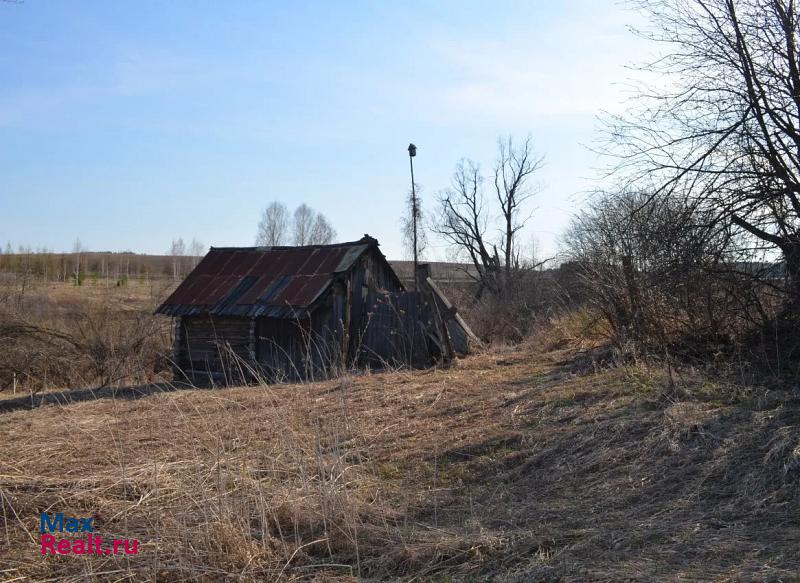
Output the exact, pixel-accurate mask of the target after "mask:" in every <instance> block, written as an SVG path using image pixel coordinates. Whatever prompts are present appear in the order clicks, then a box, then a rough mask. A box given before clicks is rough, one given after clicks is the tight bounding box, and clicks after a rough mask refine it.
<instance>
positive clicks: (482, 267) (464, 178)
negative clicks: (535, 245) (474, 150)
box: [434, 137, 543, 295]
mask: <svg viewBox="0 0 800 583" xmlns="http://www.w3.org/2000/svg"><path fill="white" fill-rule="evenodd" d="M542 161H543V158H542V157H541V156H538V155H536V154H535V153H534V151H533V145H532V141H531V138H530V137H528V138H526V139H525V140H524V142H523V143H522V144H520V145H515V144H514V141H513V139H512V138H511V137H509V138H507V139H505V140H502V139H501V140H498V158H497V161H496V163H495V167H494V177H493V186H494V190H495V200H496V202H497V210H496V211H493V210H492V209H491V208H490V207H489V206H488V205H487V203H486V201H485V199H484V194H483V184H484V179H483V177H482V176H481V172H480V167H479V166H478V165H477V164H476V163H475V162H472V161H471V160H462V161H460V162H459V163H458V165H457V166H456V171H455V173H454V174H453V178H452V182H451V186H450V188H449V189H447V190H445V191H444V192H443V193H442V194H441V195H440V197H439V205H440V213H439V221H438V224H437V225H436V226H435V228H434V230H435V232H437V233H438V234H439V235H441V236H442V237H443V238H444V239H445V240H446V241H448V242H449V243H450V244H451V245H453V246H454V247H455V248H456V249H458V250H459V251H460V252H461V254H463V255H464V256H466V257H467V258H468V259H469V260H470V261H471V262H472V264H473V265H474V267H475V269H476V271H477V273H478V279H479V281H480V284H481V287H480V290H479V293H480V292H481V291H483V290H488V291H490V292H491V293H493V294H496V295H505V294H508V293H509V292H510V290H511V288H512V287H513V284H514V279H515V277H516V275H517V274H518V273H519V272H520V271H521V269H522V267H523V264H522V262H521V260H520V253H519V247H520V246H519V245H518V244H517V239H518V236H519V233H520V231H521V230H522V228H523V227H524V226H525V223H526V222H527V221H528V219H529V218H530V214H526V213H525V211H524V206H525V203H526V202H527V201H528V200H529V199H530V198H531V197H532V196H533V195H534V194H535V193H536V192H537V188H536V186H535V185H533V184H531V181H530V179H531V177H532V176H533V174H534V173H535V172H536V171H537V170H539V169H540V168H541V166H542ZM495 230H497V232H499V237H498V236H496V235H495V234H494V233H493V231H495Z"/></svg>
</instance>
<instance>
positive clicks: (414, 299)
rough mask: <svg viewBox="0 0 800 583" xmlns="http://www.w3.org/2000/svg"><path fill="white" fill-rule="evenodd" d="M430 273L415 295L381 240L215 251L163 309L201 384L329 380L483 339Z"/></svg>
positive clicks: (182, 356)
mask: <svg viewBox="0 0 800 583" xmlns="http://www.w3.org/2000/svg"><path fill="white" fill-rule="evenodd" d="M424 269H425V268H424V267H423V270H422V280H421V284H420V291H407V290H406V288H405V286H404V285H403V283H402V282H401V281H400V279H399V278H398V276H397V275H396V274H395V272H394V271H393V270H392V268H391V266H390V265H389V263H388V262H387V261H386V258H385V257H384V256H383V254H382V253H381V251H380V249H379V246H378V242H377V240H375V239H373V238H371V237H369V236H365V237H364V238H362V239H361V240H359V241H354V242H349V243H339V244H335V245H316V246H307V247H217V248H215V247H212V248H211V251H209V253H208V254H207V255H206V256H205V257H204V258H203V260H202V261H200V263H199V264H198V265H197V267H196V268H195V269H194V270H193V271H192V272H191V273H190V274H189V275H188V276H187V277H186V279H185V280H184V281H183V282H182V283H181V284H180V285H179V286H178V288H177V289H176V290H175V291H174V292H173V293H172V295H170V296H169V297H168V298H167V300H166V301H165V302H164V303H163V304H162V305H161V306H159V307H158V309H157V310H156V313H158V314H164V315H168V316H173V317H174V318H175V341H174V355H173V358H174V363H175V368H176V370H177V372H178V373H179V375H181V376H183V377H186V378H188V379H190V380H192V381H204V380H206V379H210V380H212V382H223V383H232V382H242V381H246V380H249V379H251V378H254V377H261V378H266V379H268V380H270V381H276V380H284V379H287V380H296V379H313V378H323V377H327V376H331V375H335V374H337V373H338V372H339V371H341V370H343V369H344V368H347V367H350V366H354V365H355V366H370V367H383V366H387V365H389V366H393V365H399V364H405V365H410V366H417V367H419V366H426V365H428V364H430V363H431V362H433V361H435V360H436V359H440V358H444V359H449V358H451V357H452V355H453V354H461V355H463V354H465V353H466V352H467V351H468V348H469V338H470V337H474V335H472V333H471V331H470V330H469V328H468V327H467V325H466V324H465V323H464V322H463V320H462V319H461V318H460V316H458V314H457V313H456V311H455V309H454V308H453V307H452V306H451V305H450V304H449V302H448V301H447V299H446V298H445V297H444V296H443V295H442V293H441V291H440V290H439V289H438V288H437V286H436V285H435V284H434V283H433V282H432V280H430V279H429V278H427V274H426V273H425V271H424Z"/></svg>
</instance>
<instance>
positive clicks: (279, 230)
mask: <svg viewBox="0 0 800 583" xmlns="http://www.w3.org/2000/svg"><path fill="white" fill-rule="evenodd" d="M288 231H289V211H288V210H287V209H286V206H285V205H284V204H283V203H280V202H278V201H273V202H271V203H270V204H269V206H267V208H265V209H264V211H263V212H262V214H261V221H260V222H259V223H258V234H257V235H256V245H265V246H269V247H277V246H279V245H284V244H285V243H286V241H287V239H288V238H289V237H288Z"/></svg>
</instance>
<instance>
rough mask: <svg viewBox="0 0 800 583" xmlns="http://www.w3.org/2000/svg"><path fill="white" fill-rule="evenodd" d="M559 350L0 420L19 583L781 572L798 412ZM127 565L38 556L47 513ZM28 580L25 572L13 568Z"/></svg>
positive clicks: (794, 495)
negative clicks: (90, 529) (100, 541)
mask: <svg viewBox="0 0 800 583" xmlns="http://www.w3.org/2000/svg"><path fill="white" fill-rule="evenodd" d="M585 361H586V359H585V358H584V359H580V358H577V357H576V355H575V354H574V353H572V352H570V351H559V352H552V353H548V354H543V355H542V354H535V353H531V352H527V351H516V352H507V353H492V354H483V355H478V356H474V357H471V358H468V359H466V360H464V361H461V362H459V363H458V365H457V366H456V367H455V368H452V369H450V370H435V371H423V372H415V373H407V372H396V373H387V374H375V375H367V376H360V377H353V378H346V379H339V380H335V381H327V382H322V383H316V384H307V385H285V386H277V387H244V388H238V389H228V390H217V391H210V390H185V391H176V392H170V393H164V394H155V395H151V396H147V397H145V398H141V399H138V400H132V399H113V398H102V399H99V400H96V401H90V402H83V403H74V404H70V405H65V406H45V407H40V408H37V409H34V410H31V411H14V412H9V413H4V414H2V415H0V491H2V500H3V512H2V513H0V521H2V522H1V523H0V540H2V541H3V544H2V545H0V575H1V576H2V577H3V578H5V579H9V580H23V578H25V577H30V578H32V579H35V580H39V579H46V578H54V577H55V578H59V579H70V578H71V579H72V580H76V581H78V580H92V579H94V580H126V579H135V580H141V579H151V580H153V579H157V580H165V581H184V580H185V581H188V580H209V581H211V580H214V581H216V580H231V581H233V580H271V579H276V578H285V579H290V580H291V579H297V580H301V579H302V580H306V579H314V580H342V581H347V580H354V579H355V578H357V577H361V578H363V579H375V580H377V579H380V580H383V579H401V580H438V581H450V580H475V581H478V580H486V579H494V580H498V581H551V580H552V581H556V580H564V581H585V580H601V581H610V580H615V581H616V580H623V579H627V580H642V581H653V580H675V579H686V580H765V579H770V578H771V579H772V580H776V581H777V580H784V581H785V580H791V579H792V578H793V577H796V576H797V573H798V572H800V549H799V548H798V541H800V512H799V511H800V405H798V400H797V399H796V398H792V397H791V396H790V395H788V394H775V393H764V392H759V391H745V390H742V389H733V388H731V387H725V386H720V385H719V384H716V383H712V382H708V381H705V380H703V379H699V378H680V377H679V378H678V385H679V388H678V389H672V390H669V391H667V390H666V389H665V386H666V385H665V383H664V382H663V378H662V376H663V375H662V374H661V373H660V372H659V371H651V372H649V373H648V372H647V371H644V370H639V369H635V370H622V369H613V370H601V371H599V372H598V371H595V369H594V368H593V367H592V366H590V365H588V364H587V363H586V362H585ZM43 511H46V512H50V513H55V512H64V513H65V515H69V516H94V517H95V519H94V524H95V529H96V531H98V532H101V533H103V534H104V535H105V536H106V537H108V538H114V537H118V538H126V539H138V541H139V548H138V554H137V555H123V556H118V555H117V556H115V555H111V556H97V555H92V556H88V557H87V556H82V557H77V556H67V557H60V556H56V557H54V556H48V557H42V556H41V554H40V541H41V534H40V533H39V530H38V527H39V513H40V512H43ZM16 578H20V579H16Z"/></svg>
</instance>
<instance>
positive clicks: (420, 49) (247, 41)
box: [0, 0, 642, 259]
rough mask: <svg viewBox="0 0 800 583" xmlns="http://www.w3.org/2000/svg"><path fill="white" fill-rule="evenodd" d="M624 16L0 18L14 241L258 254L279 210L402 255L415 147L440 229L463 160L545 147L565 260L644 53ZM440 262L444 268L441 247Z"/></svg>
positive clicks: (522, 5)
mask: <svg viewBox="0 0 800 583" xmlns="http://www.w3.org/2000/svg"><path fill="white" fill-rule="evenodd" d="M633 17H634V15H632V14H631V13H629V12H628V11H627V10H624V9H623V8H621V7H620V6H618V5H617V4H616V3H615V2H611V1H600V0H596V1H590V0H574V1H568V2H567V1H565V2H560V3H559V2H518V3H517V2H462V1H452V2H435V3H434V2H414V1H412V2H392V3H390V2H291V3H269V2H244V1H242V2H219V1H215V2H194V1H192V2H190V1H182V2H178V1H176V2H151V1H148V0H139V1H136V2H116V1H115V2H101V1H99V0H98V1H95V2H88V1H86V2H81V1H70V2H57V1H55V0H49V1H44V0H25V2H23V3H7V2H0V46H2V50H0V242H2V244H3V245H5V242H6V241H11V243H12V245H14V246H17V245H19V244H25V245H31V246H33V247H38V246H47V247H48V248H51V249H55V250H68V249H69V248H70V247H71V245H72V242H73V241H74V239H75V238H76V237H80V238H81V240H82V241H83V243H84V245H85V246H86V247H88V248H89V249H92V250H116V251H119V250H126V249H130V250H134V251H140V252H147V253H164V252H166V251H167V249H168V247H169V244H170V241H171V240H172V239H173V238H176V237H178V236H181V237H183V238H184V239H186V240H189V239H191V238H192V237H197V238H198V239H200V240H201V241H203V242H204V243H205V244H206V245H218V246H223V245H251V244H253V238H254V236H255V231H256V225H257V223H258V218H259V214H260V211H261V209H262V208H263V207H264V206H266V204H268V203H269V202H270V201H271V200H275V199H277V200H281V201H283V202H284V203H286V204H287V206H289V207H293V206H295V205H297V204H299V203H301V202H306V203H307V204H309V205H311V206H312V207H314V208H316V209H317V210H320V211H322V212H324V213H325V214H326V215H328V216H329V218H330V219H331V221H332V223H333V224H334V226H335V227H336V229H337V231H338V233H339V238H340V240H351V239H357V238H359V237H361V235H363V234H364V233H365V232H368V233H370V234H371V235H373V236H375V237H377V238H378V239H379V240H380V241H381V243H382V248H383V250H384V253H385V254H387V255H388V256H389V257H390V258H398V257H401V256H402V255H403V252H402V247H401V235H400V227H399V216H400V214H401V213H402V205H403V199H404V196H405V194H406V192H407V190H408V187H409V176H408V156H407V152H406V147H407V145H408V143H409V142H410V141H413V142H414V143H416V144H417V146H418V147H419V151H418V155H417V157H416V158H415V170H416V177H417V181H418V182H419V183H420V184H422V186H423V193H422V194H423V200H424V204H425V208H426V210H427V211H428V213H429V214H432V213H433V212H434V211H435V205H434V199H435V195H436V193H437V192H439V191H440V190H441V189H443V188H445V187H446V186H447V185H448V182H449V177H450V175H451V173H452V171H453V168H454V166H455V164H456V163H457V162H458V160H459V159H460V158H461V157H470V158H473V159H474V160H476V161H479V162H480V163H481V164H482V166H483V168H484V169H485V170H486V171H487V172H488V171H489V170H490V168H491V165H492V162H493V159H494V155H495V149H496V140H497V137H498V136H500V135H506V134H509V133H510V134H513V135H515V136H518V137H520V138H522V137H524V136H525V135H526V134H528V133H530V134H531V135H532V136H533V139H534V141H535V143H536V146H537V149H538V151H539V152H541V153H542V154H544V155H545V156H546V166H545V168H544V169H543V170H542V172H541V173H540V177H539V179H540V181H541V182H542V183H543V185H544V187H545V189H544V190H543V192H542V193H541V194H540V195H539V196H538V197H537V199H536V200H535V201H534V203H533V205H532V209H533V210H534V211H535V212H534V218H533V219H532V220H531V222H530V224H529V228H528V230H527V233H526V234H525V238H526V240H532V239H536V240H537V241H538V243H539V247H540V250H541V253H543V254H550V253H552V252H554V251H555V249H556V245H557V240H558V235H559V233H560V232H561V231H562V229H563V228H564V226H565V225H566V223H567V220H568V218H569V215H570V213H571V212H573V211H574V210H575V208H576V206H577V205H579V204H580V201H581V199H582V195H581V193H583V192H585V191H586V190H587V189H589V188H591V186H592V182H591V180H589V179H590V178H592V177H593V176H595V175H596V172H595V168H596V167H597V166H598V165H599V164H600V162H599V161H598V160H597V159H596V157H595V156H594V155H593V154H591V153H590V152H589V151H588V150H587V148H586V146H587V145H591V143H592V141H593V140H594V139H595V136H596V129H597V127H598V123H597V120H596V116H597V114H598V113H599V112H600V111H601V110H604V109H605V110H616V109H619V108H620V107H621V103H622V101H623V99H624V97H625V81H626V79H628V78H629V77H630V72H629V71H628V70H626V68H625V67H626V66H627V65H630V64H631V63H632V62H634V61H636V60H637V59H638V58H639V57H640V55H639V52H640V51H641V50H642V46H641V42H640V41H637V40H636V39H635V38H634V37H633V36H632V35H631V34H630V33H629V32H628V31H627V30H626V23H629V22H631V21H632V20H633ZM429 256H430V258H432V259H443V258H446V257H447V249H446V248H445V247H444V246H442V245H441V244H440V243H439V242H437V241H436V240H433V241H432V247H431V249H430V252H429Z"/></svg>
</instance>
